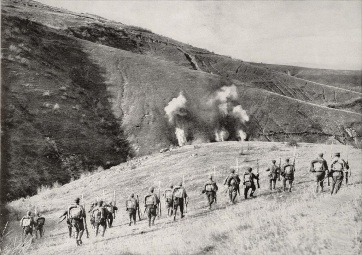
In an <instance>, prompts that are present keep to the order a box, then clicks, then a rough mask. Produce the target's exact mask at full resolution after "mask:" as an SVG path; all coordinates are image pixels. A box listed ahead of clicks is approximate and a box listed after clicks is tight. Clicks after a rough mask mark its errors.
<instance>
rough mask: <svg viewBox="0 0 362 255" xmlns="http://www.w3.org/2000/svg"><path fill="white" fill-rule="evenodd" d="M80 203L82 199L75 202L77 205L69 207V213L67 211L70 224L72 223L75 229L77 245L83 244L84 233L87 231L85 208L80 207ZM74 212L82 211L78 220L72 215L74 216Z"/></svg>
mask: <svg viewBox="0 0 362 255" xmlns="http://www.w3.org/2000/svg"><path fill="white" fill-rule="evenodd" d="M79 201H80V199H79V198H77V199H76V200H75V203H74V204H72V205H70V206H69V207H68V211H67V213H68V217H69V220H70V223H71V225H72V227H74V228H75V233H76V243H77V245H81V244H82V236H83V232H84V230H85V228H84V221H85V218H86V214H85V211H84V208H83V206H81V205H79ZM73 210H79V211H80V215H79V218H78V217H77V218H74V217H72V215H73V213H72V211H73Z"/></svg>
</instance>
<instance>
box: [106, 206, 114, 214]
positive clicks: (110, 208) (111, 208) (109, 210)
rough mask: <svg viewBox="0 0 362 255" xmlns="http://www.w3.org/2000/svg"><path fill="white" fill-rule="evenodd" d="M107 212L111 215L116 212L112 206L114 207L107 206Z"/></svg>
mask: <svg viewBox="0 0 362 255" xmlns="http://www.w3.org/2000/svg"><path fill="white" fill-rule="evenodd" d="M106 210H107V211H108V212H109V213H113V212H114V209H113V206H112V205H107V206H106Z"/></svg>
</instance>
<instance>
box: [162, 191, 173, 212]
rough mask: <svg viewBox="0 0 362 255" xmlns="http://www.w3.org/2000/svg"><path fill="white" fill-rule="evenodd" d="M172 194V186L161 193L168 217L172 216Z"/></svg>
mask: <svg viewBox="0 0 362 255" xmlns="http://www.w3.org/2000/svg"><path fill="white" fill-rule="evenodd" d="M172 194H173V186H172V185H171V186H170V188H169V189H166V190H165V192H164V193H163V196H164V197H165V204H166V209H167V215H168V216H172V214H173V199H172Z"/></svg>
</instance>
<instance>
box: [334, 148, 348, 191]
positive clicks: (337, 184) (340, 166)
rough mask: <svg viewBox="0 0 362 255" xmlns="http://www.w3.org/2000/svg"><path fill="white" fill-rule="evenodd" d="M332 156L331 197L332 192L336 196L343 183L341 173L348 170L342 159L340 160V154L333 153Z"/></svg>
mask: <svg viewBox="0 0 362 255" xmlns="http://www.w3.org/2000/svg"><path fill="white" fill-rule="evenodd" d="M334 155H335V157H334V158H333V160H332V164H331V175H332V190H331V195H332V194H333V192H334V191H335V194H337V192H338V191H339V189H340V188H341V185H342V182H343V172H344V171H345V170H348V169H349V167H348V165H347V164H346V162H345V161H344V160H343V159H341V154H340V153H339V152H338V153H335V154H334Z"/></svg>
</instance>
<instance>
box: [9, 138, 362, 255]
mask: <svg viewBox="0 0 362 255" xmlns="http://www.w3.org/2000/svg"><path fill="white" fill-rule="evenodd" d="M251 145H252V147H253V150H250V151H248V155H243V156H240V155H238V149H239V148H240V143H237V142H226V143H214V144H202V146H200V148H199V149H198V155H199V156H198V157H191V156H190V155H191V154H193V153H194V149H193V146H186V147H184V148H179V149H176V150H173V151H171V152H166V153H162V154H156V155H152V156H148V157H144V158H138V159H134V160H132V162H130V163H125V164H121V165H120V166H117V167H113V168H112V169H110V170H106V171H102V172H99V173H96V174H93V175H91V176H89V177H85V178H83V179H80V180H77V181H74V182H72V183H70V184H66V185H64V186H62V187H58V188H53V189H52V190H51V191H50V192H49V193H51V194H53V195H52V198H51V200H49V199H48V196H49V193H42V194H39V195H36V196H34V197H31V198H29V199H25V200H18V201H14V202H12V203H10V205H11V206H12V207H13V208H16V209H17V210H20V211H21V210H22V209H25V208H28V206H29V205H30V206H31V207H32V208H34V207H35V206H37V207H38V208H39V210H40V211H43V212H45V215H46V218H47V225H46V237H45V239H44V240H39V241H38V240H36V242H35V243H34V244H33V245H32V246H31V247H30V250H29V254H80V253H82V254H96V253H97V254H106V253H107V254H206V253H207V254H235V253H241V254H326V253H330V252H331V251H336V252H337V254H341V253H349V254H356V252H357V251H358V249H359V248H358V245H360V240H359V239H358V233H360V228H359V224H358V223H360V215H361V213H362V212H361V210H360V205H361V198H360V193H361V180H362V178H361V174H360V173H361V172H360V169H359V166H360V163H361V157H360V153H359V151H358V150H354V149H350V154H349V159H350V165H351V168H352V169H353V172H352V173H353V176H352V178H353V180H352V182H353V183H354V185H350V186H348V188H346V187H345V186H342V190H341V192H340V193H339V194H337V195H336V196H330V195H329V194H328V191H329V188H327V192H326V193H323V194H315V193H314V192H313V187H312V185H313V184H314V183H313V181H311V180H312V177H311V176H310V175H309V174H308V173H307V171H308V168H309V160H310V159H312V158H314V157H315V155H316V154H317V152H318V151H320V150H322V151H324V150H325V149H327V148H329V147H328V146H325V145H313V144H305V143H300V146H299V147H298V151H297V155H298V156H297V160H296V166H297V174H296V181H295V187H294V189H293V192H292V193H282V192H279V191H275V192H272V193H271V192H270V191H269V190H268V181H267V172H265V171H263V170H264V169H266V167H267V166H268V164H269V163H270V160H271V159H273V157H275V155H276V151H275V150H272V149H271V148H273V147H275V146H278V147H279V148H280V150H279V152H278V156H281V157H282V158H285V157H290V156H291V155H292V153H293V149H294V148H292V147H289V146H287V145H286V144H280V143H260V142H252V144H251ZM324 147H325V148H324ZM335 149H336V150H340V151H341V152H343V146H340V147H339V146H336V147H335ZM342 156H343V155H342ZM236 157H238V159H239V164H240V165H241V166H242V167H243V166H246V165H251V166H254V165H255V162H254V161H253V159H255V158H259V159H260V162H259V163H260V174H261V178H262V179H261V189H260V190H257V195H258V197H257V198H256V199H252V200H244V199H242V198H240V197H238V200H239V201H240V202H239V203H238V204H236V205H234V206H230V205H228V204H227V198H226V196H225V193H222V192H221V190H223V187H222V184H221V182H222V181H223V179H224V178H225V176H226V175H227V174H228V171H229V166H230V165H234V164H235V158H236ZM135 164H137V168H135V169H132V166H133V165H135ZM213 166H215V167H216V169H217V171H216V181H217V182H218V184H219V188H220V192H219V194H218V203H217V205H216V209H215V210H213V211H211V212H209V211H208V210H207V209H206V201H205V200H206V199H205V197H204V196H201V195H199V194H200V191H201V186H202V184H203V183H204V182H205V180H206V177H207V175H208V174H210V173H212V171H213ZM183 176H185V185H186V188H187V190H188V194H189V196H190V204H189V207H188V213H187V216H186V218H184V219H183V220H182V221H180V220H179V219H178V221H177V222H176V223H173V222H172V220H171V219H170V218H166V217H165V216H163V217H162V218H161V219H160V220H156V226H155V227H154V228H151V229H149V228H148V226H147V223H146V222H145V221H141V222H139V223H138V224H137V225H136V226H132V227H128V226H126V223H127V215H126V214H125V213H123V210H124V208H123V206H122V205H123V204H124V203H125V199H126V198H127V197H128V195H129V194H130V192H135V194H138V195H139V196H140V197H141V200H142V196H143V195H144V194H145V193H146V191H147V188H148V187H149V186H150V185H155V186H156V187H157V185H158V181H159V180H160V181H161V185H162V188H164V187H166V186H168V185H169V184H170V183H175V182H176V181H180V180H182V177H183ZM277 185H278V188H280V186H281V182H278V183H277ZM113 189H115V190H117V205H118V206H119V209H120V211H119V212H118V214H117V218H116V220H115V225H114V227H113V228H111V229H108V230H107V232H106V235H105V237H104V238H102V237H97V238H96V237H94V234H93V232H92V230H91V228H90V231H91V237H90V239H86V238H84V245H83V246H82V247H78V248H75V241H74V239H68V238H67V234H66V225H65V223H64V222H63V223H61V224H56V220H57V217H58V216H59V215H60V214H61V213H62V212H63V210H64V209H65V208H66V206H67V205H68V204H69V203H71V202H72V200H73V199H74V198H75V197H76V196H80V195H81V194H84V198H85V201H86V206H87V207H88V206H89V203H90V202H93V200H94V199H95V197H96V196H99V197H100V198H102V192H103V190H105V199H106V200H109V201H110V200H111V198H112V193H113ZM141 206H142V204H141ZM141 208H142V207H141ZM164 212H165V210H164ZM16 224H17V223H16ZM12 227H13V229H14V231H18V230H16V229H18V227H17V226H16V225H15V223H14V224H13V225H12ZM45 242H46V247H44V245H45ZM342 249H343V250H342Z"/></svg>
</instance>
